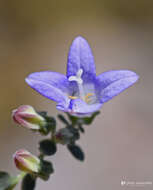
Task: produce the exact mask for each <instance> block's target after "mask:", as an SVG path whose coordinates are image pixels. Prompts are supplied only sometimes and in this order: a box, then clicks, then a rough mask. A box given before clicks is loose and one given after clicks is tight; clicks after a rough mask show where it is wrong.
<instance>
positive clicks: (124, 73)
mask: <svg viewBox="0 0 153 190" xmlns="http://www.w3.org/2000/svg"><path fill="white" fill-rule="evenodd" d="M138 78H139V76H138V75H137V74H136V73H134V72H133V71H129V70H119V71H108V72H105V73H102V74H101V75H99V76H98V77H97V79H98V82H99V86H100V98H101V102H102V103H104V102H107V101H109V100H110V99H112V98H113V97H114V96H117V95H118V94H119V93H121V92H122V91H124V90H125V89H126V88H128V87H130V86H131V85H133V84H134V83H135V82H136V81H137V80H138Z"/></svg>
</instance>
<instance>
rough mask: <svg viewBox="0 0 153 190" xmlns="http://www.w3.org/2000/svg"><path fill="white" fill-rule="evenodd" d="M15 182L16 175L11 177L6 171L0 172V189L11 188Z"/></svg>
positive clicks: (16, 181) (7, 189)
mask: <svg viewBox="0 0 153 190" xmlns="http://www.w3.org/2000/svg"><path fill="white" fill-rule="evenodd" d="M17 183H18V180H17V177H11V176H10V175H9V174H8V173H7V172H0V190H12V189H13V188H14V187H15V186H16V184H17Z"/></svg>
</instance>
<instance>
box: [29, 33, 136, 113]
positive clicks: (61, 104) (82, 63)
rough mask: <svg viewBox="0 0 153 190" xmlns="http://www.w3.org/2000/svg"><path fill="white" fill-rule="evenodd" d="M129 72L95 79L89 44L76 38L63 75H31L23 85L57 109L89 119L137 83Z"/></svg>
mask: <svg viewBox="0 0 153 190" xmlns="http://www.w3.org/2000/svg"><path fill="white" fill-rule="evenodd" d="M138 78H139V77H138V75H137V74H136V73H134V72H133V71H129V70H112V71H108V72H104V73H102V74H100V75H98V76H96V68H95V64H94V57H93V54H92V51H91V49H90V46H89V44H88V42H87V41H86V40H85V39H84V38H83V37H80V36H79V37H76V38H75V39H74V41H73V42H72V45H71V47H70V50H69V54H68V61H67V73H66V76H65V75H63V74H60V73H57V72H53V71H42V72H35V73H32V74H30V75H29V76H28V77H27V78H26V82H27V83H28V84H29V85H30V86H31V87H32V88H33V89H35V90H36V91H37V92H39V93H40V94H41V95H43V96H45V97H47V98H49V99H51V100H53V101H55V102H57V109H59V110H62V111H64V112H68V113H70V114H72V115H76V116H88V115H91V114H92V113H94V112H96V111H98V110H99V109H100V108H101V107H102V105H103V104H104V103H105V102H107V101H109V100H110V99H112V98H113V97H114V96H116V95H118V94H119V93H121V92H122V91H124V90H125V89H126V88H128V87H130V86H131V85H133V84H134V83H135V82H136V81H137V80H138Z"/></svg>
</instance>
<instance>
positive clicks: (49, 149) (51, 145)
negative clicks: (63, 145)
mask: <svg viewBox="0 0 153 190" xmlns="http://www.w3.org/2000/svg"><path fill="white" fill-rule="evenodd" d="M39 145H40V147H39V150H40V152H41V153H42V154H44V155H47V156H51V155H53V154H55V153H56V151H57V147H56V144H55V142H54V141H52V140H50V139H46V140H42V141H40V143H39Z"/></svg>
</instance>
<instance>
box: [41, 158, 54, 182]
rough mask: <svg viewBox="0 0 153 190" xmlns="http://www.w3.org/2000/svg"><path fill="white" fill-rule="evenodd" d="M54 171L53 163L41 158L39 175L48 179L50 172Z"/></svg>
mask: <svg viewBox="0 0 153 190" xmlns="http://www.w3.org/2000/svg"><path fill="white" fill-rule="evenodd" d="M53 172H54V169H53V165H52V163H51V162H48V161H46V160H41V168H40V172H39V177H40V178H42V179H43V180H45V181H47V180H48V179H49V176H50V174H52V173H53Z"/></svg>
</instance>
